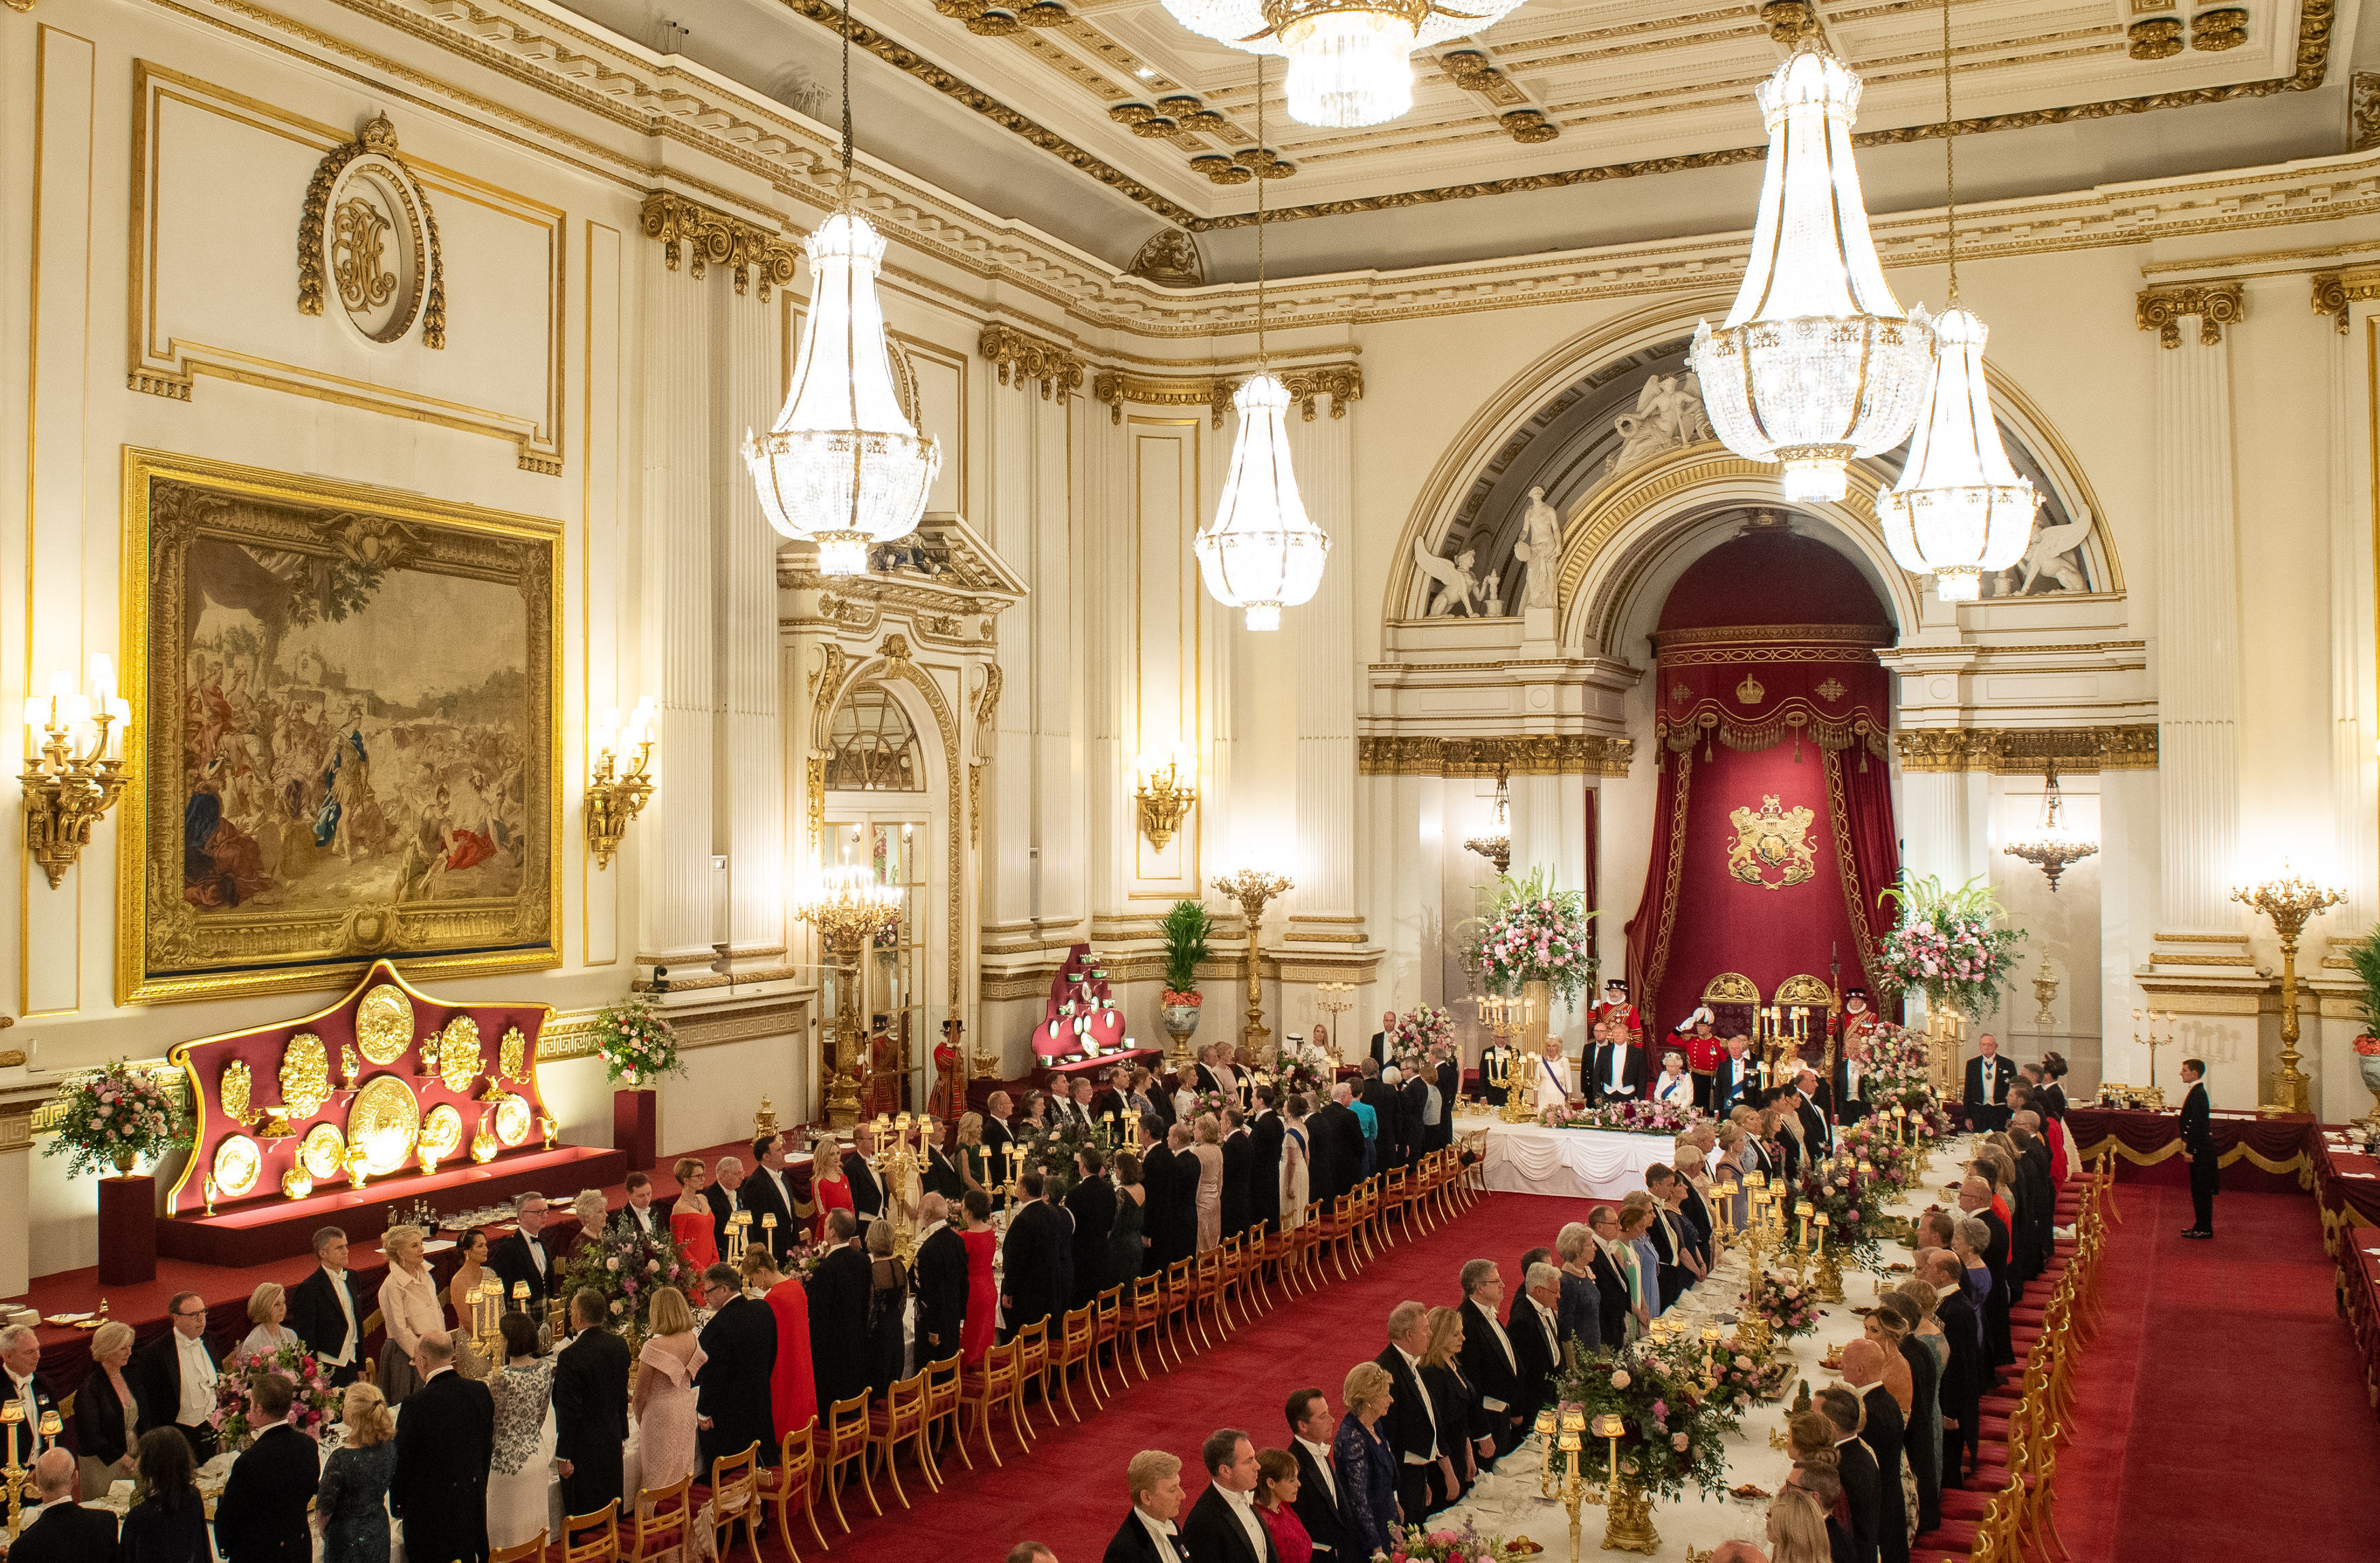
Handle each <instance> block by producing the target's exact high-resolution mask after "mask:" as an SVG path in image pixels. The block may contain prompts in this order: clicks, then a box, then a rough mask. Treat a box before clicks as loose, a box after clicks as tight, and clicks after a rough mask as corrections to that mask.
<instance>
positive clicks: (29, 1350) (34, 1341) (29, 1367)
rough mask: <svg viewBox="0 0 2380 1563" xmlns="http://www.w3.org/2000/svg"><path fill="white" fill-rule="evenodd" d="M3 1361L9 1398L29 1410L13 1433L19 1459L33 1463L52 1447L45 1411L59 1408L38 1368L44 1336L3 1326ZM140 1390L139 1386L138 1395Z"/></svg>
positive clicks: (0, 1340) (0, 1350) (0, 1356)
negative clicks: (45, 1429)
mask: <svg viewBox="0 0 2380 1563" xmlns="http://www.w3.org/2000/svg"><path fill="white" fill-rule="evenodd" d="M0 1364H5V1365H6V1367H7V1369H8V1398H9V1399H12V1400H14V1401H16V1402H17V1403H18V1405H19V1406H21V1407H23V1408H24V1412H25V1420H24V1421H22V1422H20V1423H18V1424H17V1425H16V1427H15V1429H14V1430H13V1431H12V1432H11V1433H10V1434H9V1437H10V1439H11V1441H13V1442H14V1443H15V1444H16V1446H17V1463H18V1465H19V1466H30V1465H31V1464H32V1463H33V1460H34V1458H35V1457H36V1456H38V1455H40V1454H41V1452H42V1449H44V1448H47V1447H49V1440H47V1439H45V1438H43V1437H42V1412H45V1411H55V1410H57V1400H56V1397H55V1394H54V1393H53V1392H52V1389H51V1387H50V1381H49V1379H48V1378H47V1377H46V1376H45V1375H42V1373H41V1372H39V1371H38V1370H39V1369H40V1367H41V1365H42V1338H41V1337H40V1336H38V1335H36V1334H34V1333H33V1331H32V1329H31V1327H29V1326H26V1325H11V1326H9V1327H7V1328H6V1329H5V1330H0ZM139 1392H140V1391H139V1388H138V1387H137V1386H136V1387H135V1389H134V1394H135V1396H136V1398H137V1396H138V1395H139Z"/></svg>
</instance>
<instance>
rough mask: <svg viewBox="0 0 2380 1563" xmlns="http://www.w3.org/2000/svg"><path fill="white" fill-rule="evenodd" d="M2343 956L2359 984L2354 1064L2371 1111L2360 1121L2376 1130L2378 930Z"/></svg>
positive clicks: (2379, 1099) (2379, 1119)
mask: <svg viewBox="0 0 2380 1563" xmlns="http://www.w3.org/2000/svg"><path fill="white" fill-rule="evenodd" d="M2347 958H2348V960H2349V961H2350V962H2352V963H2354V966H2355V975H2356V976H2357V978H2358V979H2359V980H2361V981H2362V984H2363V1029H2362V1031H2361V1032H2359V1033H2357V1034H2356V1037H2355V1063H2356V1067H2357V1068H2358V1069H2360V1070H2361V1071H2362V1073H2363V1088H2364V1089H2365V1090H2367V1091H2369V1092H2371V1093H2372V1111H2371V1113H2370V1115H2369V1116H2367V1117H2366V1118H2365V1119H2364V1122H2366V1123H2367V1124H2370V1125H2371V1126H2372V1127H2374V1129H2380V1035H2375V1034H2380V929H2374V931H2372V932H2371V933H2368V934H2365V935H2364V936H2363V937H2362V939H2357V940H2356V941H2355V942H2354V943H2353V944H2351V945H2350V946H2349V947H2348V950H2347Z"/></svg>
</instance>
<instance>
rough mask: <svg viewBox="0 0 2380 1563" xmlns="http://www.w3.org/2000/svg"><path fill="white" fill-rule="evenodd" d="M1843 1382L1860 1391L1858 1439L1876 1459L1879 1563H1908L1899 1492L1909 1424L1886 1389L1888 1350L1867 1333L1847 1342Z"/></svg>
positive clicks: (1905, 1505)
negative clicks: (1885, 1362) (1903, 1451)
mask: <svg viewBox="0 0 2380 1563" xmlns="http://www.w3.org/2000/svg"><path fill="white" fill-rule="evenodd" d="M1843 1382H1844V1383H1845V1384H1848V1385H1850V1386H1851V1387H1852V1389H1853V1390H1854V1391H1855V1392H1856V1393H1857V1394H1858V1395H1859V1398H1860V1403H1861V1407H1862V1410H1863V1416H1862V1419H1861V1422H1860V1433H1859V1440H1860V1442H1861V1443H1863V1444H1864V1445H1866V1446H1867V1452H1868V1454H1869V1455H1870V1456H1872V1457H1873V1458H1874V1459H1875V1460H1876V1498H1877V1503H1876V1554H1877V1556H1878V1557H1879V1558H1880V1559H1881V1563H1909V1507H1908V1499H1907V1497H1906V1496H1905V1495H1904V1494H1903V1493H1902V1492H1901V1490H1900V1453H1901V1449H1900V1446H1901V1440H1902V1438H1903V1437H1904V1436H1905V1435H1906V1429H1907V1424H1906V1423H1904V1422H1903V1420H1902V1418H1901V1415H1900V1401H1898V1400H1896V1399H1893V1398H1892V1393H1891V1391H1890V1390H1888V1389H1887V1388H1885V1387H1884V1348H1883V1347H1881V1346H1879V1345H1877V1344H1876V1342H1875V1341H1873V1340H1869V1339H1865V1338H1864V1337H1863V1338H1862V1339H1857V1340H1852V1341H1849V1342H1846V1343H1845V1345H1844V1346H1843Z"/></svg>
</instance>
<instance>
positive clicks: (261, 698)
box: [115, 446, 563, 1004]
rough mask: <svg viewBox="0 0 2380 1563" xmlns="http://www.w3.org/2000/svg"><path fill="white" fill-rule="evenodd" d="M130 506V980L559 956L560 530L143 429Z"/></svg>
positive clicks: (428, 973) (126, 503) (533, 519)
mask: <svg viewBox="0 0 2380 1563" xmlns="http://www.w3.org/2000/svg"><path fill="white" fill-rule="evenodd" d="M123 525H124V539H125V553H124V557H125V561H126V563H125V568H124V571H123V579H124V588H123V594H124V600H123V621H124V648H123V658H122V666H123V668H124V670H125V676H124V685H123V686H124V690H125V693H126V694H127V696H128V697H129V698H130V701H131V706H132V719H131V722H130V725H129V729H128V732H127V733H126V734H125V746H124V753H125V756H126V759H127V766H126V769H127V771H128V775H129V776H130V777H131V784H130V785H129V786H128V787H127V788H126V790H125V794H124V802H123V805H122V809H123V815H122V826H121V836H120V839H121V842H122V843H123V845H122V847H121V850H120V852H119V863H118V875H119V880H120V894H119V896H118V902H117V905H118V912H117V916H118V928H117V939H116V984H115V987H116V1000H117V1001H118V1002H119V1003H126V1004H146V1003H161V1002H176V1001H181V1000H210V999H222V998H227V997H233V996H250V995H256V994H264V993H285V992H298V991H306V990H319V989H322V988H329V987H344V986H346V985H348V984H350V983H352V982H353V981H354V980H355V978H356V977H357V975H358V974H360V973H361V972H362V971H364V970H365V969H366V968H367V967H368V966H369V965H370V963H371V962H372V961H373V960H375V959H379V958H383V957H385V958H388V959H392V960H401V961H403V962H404V963H406V969H407V972H409V973H411V974H414V975H417V976H419V977H441V978H443V977H465V976H480V975H492V974H496V973H503V972H517V971H531V970H539V969H543V968H546V967H552V966H556V965H559V964H561V962H562V951H561V926H562V918H561V910H562V907H561V883H562V882H561V874H560V871H559V864H560V861H561V849H562V812H563V810H562V773H561V765H560V758H559V755H560V747H561V744H560V737H561V734H560V721H561V702H560V698H559V676H560V669H561V666H562V656H561V649H562V648H561V629H560V626H561V617H562V600H561V583H562V577H563V560H562V539H561V533H560V528H559V527H558V526H557V525H556V524H555V523H553V522H552V521H548V520H545V519H543V518H540V517H537V516H530V515H515V514H511V513H507V512H502V511H495V510H489V509H485V508H482V507H480V506H476V505H468V504H458V503H446V502H442V501H436V500H429V499H424V498H422V497H420V496H419V495H415V494H407V493H399V492H395V491H390V490H385V489H378V488H373V487H370V486H368V485H365V484H358V483H345V482H338V481H334V480H332V479H318V478H310V477H296V476H291V475H288V474H285V473H276V472H271V471H265V470H262V469H259V468H254V467H246V466H234V465H232V464H229V463H225V462H217V461H209V460H205V459H202V458H200V457H194V456H183V455H176V454H171V453H168V452H163V451H152V450H144V449H140V448H138V447H134V446H127V447H125V453H124V491H123ZM227 600H228V605H227ZM376 610H377V611H378V612H381V614H382V615H383V616H382V617H381V618H379V619H373V618H370V615H371V614H373V613H374V612H375V611H376ZM442 613H444V614H451V615H452V619H453V622H452V623H451V624H444V628H445V629H447V630H449V631H453V632H461V631H465V630H468V634H465V633H449V634H447V635H446V636H445V641H446V643H447V644H450V645H453V646H455V648H457V650H456V652H455V654H454V655H452V656H450V658H449V660H450V661H452V662H453V663H454V666H452V667H450V668H443V669H442V670H440V671H439V673H438V676H439V677H441V678H443V681H444V682H443V684H441V685H439V686H438V687H437V688H435V689H432V688H431V687H430V686H429V685H427V683H426V682H424V681H425V680H426V679H427V678H428V677H429V676H430V675H428V674H422V675H420V677H419V678H417V679H415V681H414V684H413V686H410V687H404V688H400V687H398V686H396V685H385V686H381V685H376V683H375V682H374V681H373V679H372V678H371V676H370V672H371V668H372V665H373V661H374V659H375V658H376V657H378V656H383V655H384V656H386V657H388V658H389V659H390V660H391V663H392V665H394V664H395V660H396V653H395V651H393V650H387V649H384V648H389V647H394V646H396V645H397V644H399V643H400V641H401V640H402V639H404V638H406V637H410V638H411V639H412V640H414V641H417V642H418V640H419V636H420V635H421V633H422V631H423V628H424V626H425V625H431V624H443V623H444V622H443V621H442V620H441V618H440V615H441V614H442ZM475 643H476V644H475ZM293 648H295V649H293ZM475 679H476V682H474V680H475ZM161 717H162V719H163V720H160V718H161ZM318 750H319V751H320V754H319V757H318V756H317V751H318ZM350 755H353V756H354V757H358V758H360V759H361V760H362V763H361V764H351V763H349V757H350ZM334 762H335V763H334ZM317 794H319V795H317ZM202 809H203V812H200V811H201V810H202ZM200 830H204V831H205V832H206V841H205V842H204V843H202V846H203V850H200V849H193V848H190V847H188V844H187V838H188V837H190V836H191V835H192V834H193V833H195V832H197V831H200Z"/></svg>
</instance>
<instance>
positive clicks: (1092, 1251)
mask: <svg viewBox="0 0 2380 1563" xmlns="http://www.w3.org/2000/svg"><path fill="white" fill-rule="evenodd" d="M1066 1214H1068V1215H1069V1216H1072V1217H1073V1218H1075V1294H1074V1297H1073V1298H1072V1299H1071V1300H1070V1301H1069V1303H1067V1306H1069V1307H1073V1308H1080V1307H1082V1306H1084V1305H1085V1304H1086V1303H1092V1302H1096V1301H1097V1300H1098V1298H1099V1293H1100V1292H1102V1291H1105V1290H1107V1289H1108V1288H1110V1287H1111V1286H1114V1285H1116V1284H1117V1283H1118V1282H1119V1281H1120V1280H1122V1279H1123V1278H1122V1277H1117V1276H1111V1275H1109V1274H1108V1234H1109V1233H1110V1232H1111V1231H1113V1230H1115V1214H1116V1191H1115V1184H1113V1183H1112V1182H1110V1181H1108V1158H1107V1157H1106V1156H1105V1155H1103V1154H1101V1152H1100V1150H1099V1146H1097V1145H1085V1146H1084V1147H1083V1148H1082V1149H1080V1150H1078V1151H1076V1152H1075V1186H1074V1187H1073V1188H1072V1189H1070V1190H1068V1191H1067V1193H1066Z"/></svg>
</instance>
